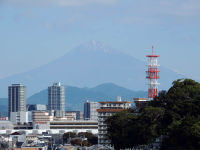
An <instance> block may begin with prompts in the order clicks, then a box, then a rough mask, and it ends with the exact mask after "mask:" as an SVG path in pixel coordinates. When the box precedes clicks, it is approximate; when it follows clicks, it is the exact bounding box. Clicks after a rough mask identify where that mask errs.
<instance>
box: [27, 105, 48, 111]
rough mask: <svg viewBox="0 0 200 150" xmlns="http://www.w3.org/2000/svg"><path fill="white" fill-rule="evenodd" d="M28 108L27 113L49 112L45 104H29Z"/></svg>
mask: <svg viewBox="0 0 200 150" xmlns="http://www.w3.org/2000/svg"><path fill="white" fill-rule="evenodd" d="M26 108H27V111H34V110H47V105H44V104H27V105H26Z"/></svg>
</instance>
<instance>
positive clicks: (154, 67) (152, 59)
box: [146, 46, 160, 100]
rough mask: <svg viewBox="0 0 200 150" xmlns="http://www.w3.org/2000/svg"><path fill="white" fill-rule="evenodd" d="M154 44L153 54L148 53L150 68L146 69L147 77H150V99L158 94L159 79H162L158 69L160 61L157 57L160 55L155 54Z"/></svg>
mask: <svg viewBox="0 0 200 150" xmlns="http://www.w3.org/2000/svg"><path fill="white" fill-rule="evenodd" d="M153 48H154V47H153V46H152V55H147V56H146V57H147V58H148V65H147V66H148V70H147V71H146V74H147V76H146V78H147V79H148V98H149V100H152V99H153V98H154V97H155V96H157V95H158V85H159V83H158V79H160V76H159V73H160V71H159V70H158V66H160V65H158V62H157V58H158V57H160V55H154V54H153Z"/></svg>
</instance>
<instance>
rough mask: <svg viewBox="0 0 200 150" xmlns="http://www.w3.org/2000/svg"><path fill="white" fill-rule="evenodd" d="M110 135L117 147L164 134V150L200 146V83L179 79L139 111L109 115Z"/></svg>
mask: <svg viewBox="0 0 200 150" xmlns="http://www.w3.org/2000/svg"><path fill="white" fill-rule="evenodd" d="M107 124H108V133H107V136H108V138H110V139H111V140H112V144H113V145H114V147H115V148H116V149H123V148H127V147H134V146H138V145H147V144H150V143H152V142H154V141H155V139H156V138H159V137H164V139H163V140H162V141H163V142H162V144H161V148H160V149H164V150H173V149H174V150H188V149H190V150H192V149H194V150H195V149H200V84H199V83H198V82H195V81H194V80H191V79H185V80H181V79H179V80H176V81H174V82H173V85H172V87H171V88H170V89H169V90H168V91H167V92H166V91H161V92H160V93H159V95H158V96H157V97H155V98H154V100H152V101H150V102H149V104H148V106H147V107H145V108H143V109H141V110H140V113H139V114H135V113H133V112H130V111H123V112H120V113H117V114H116V115H114V116H112V117H109V118H108V119H107Z"/></svg>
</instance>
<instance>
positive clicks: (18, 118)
mask: <svg viewBox="0 0 200 150" xmlns="http://www.w3.org/2000/svg"><path fill="white" fill-rule="evenodd" d="M10 121H12V123H13V124H17V123H21V124H24V123H27V122H28V112H26V111H18V112H10Z"/></svg>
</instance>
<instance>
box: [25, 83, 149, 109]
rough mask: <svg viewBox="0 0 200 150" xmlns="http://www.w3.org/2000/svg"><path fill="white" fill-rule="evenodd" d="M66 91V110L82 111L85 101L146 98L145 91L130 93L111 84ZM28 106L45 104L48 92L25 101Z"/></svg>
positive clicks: (74, 88) (40, 93)
mask: <svg viewBox="0 0 200 150" xmlns="http://www.w3.org/2000/svg"><path fill="white" fill-rule="evenodd" d="M65 90H66V96H65V97H66V109H67V110H83V105H84V102H85V101H86V100H90V101H94V102H95V101H96V102H98V101H116V100H117V96H121V97H122V100H126V101H133V98H134V97H147V92H145V91H132V90H129V89H126V88H123V87H120V86H118V85H115V84H113V83H105V84H101V85H98V86H96V87H94V88H78V87H73V86H65ZM27 103H28V104H47V103H48V91H47V89H45V90H42V91H40V92H38V93H36V94H34V95H32V96H31V97H29V98H28V99H27Z"/></svg>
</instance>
